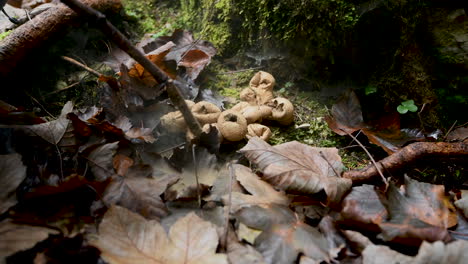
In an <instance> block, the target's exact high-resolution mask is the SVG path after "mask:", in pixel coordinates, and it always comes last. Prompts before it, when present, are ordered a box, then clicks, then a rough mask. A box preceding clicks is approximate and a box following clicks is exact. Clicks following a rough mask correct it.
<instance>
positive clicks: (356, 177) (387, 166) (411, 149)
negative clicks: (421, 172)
mask: <svg viewBox="0 0 468 264" xmlns="http://www.w3.org/2000/svg"><path fill="white" fill-rule="evenodd" d="M427 157H450V158H455V157H462V158H465V159H466V158H468V144H466V143H464V142H458V143H446V142H416V143H413V144H410V145H408V146H406V147H404V148H402V149H400V150H399V151H397V152H395V153H394V154H392V155H390V156H388V157H386V158H384V159H382V160H380V161H378V162H377V163H376V164H377V166H378V167H379V168H380V169H381V170H383V171H388V172H392V171H395V170H398V169H401V168H403V167H405V166H408V164H410V163H412V162H414V161H416V160H419V159H422V158H427ZM378 175H379V173H378V170H377V168H376V167H375V166H374V165H369V166H367V167H366V168H364V169H361V170H351V171H346V172H344V173H343V177H344V178H347V179H351V180H352V181H353V183H357V182H364V181H369V180H372V179H374V178H375V177H376V176H378Z"/></svg>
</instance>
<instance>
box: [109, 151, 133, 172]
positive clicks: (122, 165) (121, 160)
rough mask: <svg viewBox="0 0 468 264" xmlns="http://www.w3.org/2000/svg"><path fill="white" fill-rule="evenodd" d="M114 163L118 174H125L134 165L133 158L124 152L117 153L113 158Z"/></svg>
mask: <svg viewBox="0 0 468 264" xmlns="http://www.w3.org/2000/svg"><path fill="white" fill-rule="evenodd" d="M113 165H114V169H115V171H116V172H117V174H118V175H120V176H125V174H127V172H128V169H129V168H130V167H131V166H132V165H133V159H131V158H129V157H127V156H125V155H122V154H117V155H115V157H114V159H113Z"/></svg>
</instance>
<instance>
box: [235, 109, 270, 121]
mask: <svg viewBox="0 0 468 264" xmlns="http://www.w3.org/2000/svg"><path fill="white" fill-rule="evenodd" d="M240 112H241V113H242V115H243V116H244V117H245V119H246V120H247V123H248V124H252V123H255V122H257V121H259V122H261V121H262V119H264V118H265V119H267V118H269V117H270V116H271V115H272V109H271V107H269V106H266V105H260V106H258V105H250V106H247V107H245V108H244V109H242V110H241V111H240Z"/></svg>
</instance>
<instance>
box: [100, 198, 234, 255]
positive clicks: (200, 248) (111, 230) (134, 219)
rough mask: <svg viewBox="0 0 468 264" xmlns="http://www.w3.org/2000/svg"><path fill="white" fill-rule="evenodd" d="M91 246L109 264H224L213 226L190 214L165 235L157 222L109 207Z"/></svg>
mask: <svg viewBox="0 0 468 264" xmlns="http://www.w3.org/2000/svg"><path fill="white" fill-rule="evenodd" d="M91 244H92V245H93V246H95V247H97V248H99V250H101V256H102V258H103V259H104V260H105V261H107V262H109V263H111V264H116V263H119V264H123V263H154V264H156V263H157V264H166V263H167V264H178V263H180V264H189V263H192V264H202V263H206V264H211V263H213V264H215V263H216V264H223V263H226V264H227V263H228V262H227V257H226V255H224V254H216V253H215V252H216V247H217V246H218V235H217V233H216V229H215V228H214V226H213V225H212V224H211V223H209V222H206V221H204V220H202V219H201V218H199V217H198V216H197V215H196V214H194V213H189V214H188V215H186V216H185V217H183V218H181V219H179V220H177V222H176V223H174V225H173V226H172V227H171V229H170V231H169V235H167V234H166V231H165V230H164V228H163V227H162V226H161V224H160V223H159V222H157V221H155V220H151V221H148V220H146V219H144V218H143V217H142V216H140V215H137V214H135V213H132V212H130V211H128V210H127V209H125V208H122V207H119V206H112V207H111V208H110V209H109V211H108V212H107V213H106V214H105V215H104V219H103V220H102V222H101V224H100V225H99V235H98V236H97V238H96V239H94V240H91Z"/></svg>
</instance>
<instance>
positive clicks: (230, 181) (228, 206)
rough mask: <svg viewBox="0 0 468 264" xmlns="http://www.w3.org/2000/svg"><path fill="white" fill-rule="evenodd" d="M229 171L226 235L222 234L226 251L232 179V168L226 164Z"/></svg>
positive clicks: (229, 164) (230, 164)
mask: <svg viewBox="0 0 468 264" xmlns="http://www.w3.org/2000/svg"><path fill="white" fill-rule="evenodd" d="M227 166H228V169H229V194H228V195H229V196H228V204H227V205H226V211H225V214H226V233H225V234H224V239H223V240H224V247H225V249H226V250H227V243H228V236H229V215H230V213H231V205H232V182H233V178H234V168H233V167H232V163H230V162H229V163H228V165H227Z"/></svg>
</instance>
